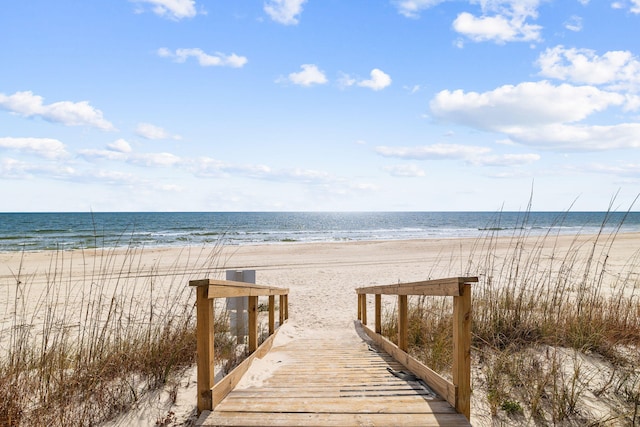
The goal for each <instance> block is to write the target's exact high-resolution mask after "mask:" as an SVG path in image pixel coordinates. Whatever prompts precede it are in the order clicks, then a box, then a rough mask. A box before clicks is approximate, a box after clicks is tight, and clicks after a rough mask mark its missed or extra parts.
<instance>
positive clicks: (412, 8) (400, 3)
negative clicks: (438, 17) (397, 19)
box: [394, 0, 446, 18]
mask: <svg viewBox="0 0 640 427" xmlns="http://www.w3.org/2000/svg"><path fill="white" fill-rule="evenodd" d="M444 1H446V0H396V1H394V3H395V4H396V7H397V8H398V12H399V13H400V14H401V15H404V16H406V17H407V18H417V17H418V16H420V15H419V14H420V11H422V10H425V9H429V8H431V7H433V6H436V5H438V4H440V3H443V2H444Z"/></svg>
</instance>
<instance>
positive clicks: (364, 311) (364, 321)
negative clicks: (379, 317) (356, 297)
mask: <svg viewBox="0 0 640 427" xmlns="http://www.w3.org/2000/svg"><path fill="white" fill-rule="evenodd" d="M362 324H363V325H366V324H367V294H362Z"/></svg>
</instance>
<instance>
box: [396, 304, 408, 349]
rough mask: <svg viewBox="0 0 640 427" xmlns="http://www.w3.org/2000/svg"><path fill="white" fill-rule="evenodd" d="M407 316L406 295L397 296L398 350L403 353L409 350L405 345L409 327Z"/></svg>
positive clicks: (406, 344)
mask: <svg viewBox="0 0 640 427" xmlns="http://www.w3.org/2000/svg"><path fill="white" fill-rule="evenodd" d="M407 314H408V302H407V295H398V348H399V349H400V350H402V351H405V352H406V351H407V349H408V348H409V346H408V343H407V337H408V326H409V322H408V318H407Z"/></svg>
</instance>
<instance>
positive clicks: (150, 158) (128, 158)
mask: <svg viewBox="0 0 640 427" xmlns="http://www.w3.org/2000/svg"><path fill="white" fill-rule="evenodd" d="M107 147H108V149H107V150H95V149H84V150H79V151H78V154H79V155H80V156H82V157H84V158H85V159H87V160H89V161H91V160H94V159H98V160H99V159H103V160H111V161H120V162H126V163H129V164H133V165H137V166H148V167H170V166H179V165H181V164H184V163H185V161H184V160H183V159H182V158H180V157H178V156H176V155H175V154H171V153H133V152H132V150H131V146H130V145H129V144H128V143H127V142H126V141H125V140H122V139H121V140H118V141H116V142H115V143H113V144H109V145H108V146H107Z"/></svg>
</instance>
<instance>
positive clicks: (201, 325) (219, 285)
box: [189, 279, 289, 414]
mask: <svg viewBox="0 0 640 427" xmlns="http://www.w3.org/2000/svg"><path fill="white" fill-rule="evenodd" d="M189 286H195V287H196V310H197V315H196V322H197V326H196V336H197V353H198V356H197V357H198V361H197V362H198V414H200V412H202V411H205V410H208V411H212V410H213V408H214V407H215V405H217V404H218V403H220V401H221V400H222V399H224V397H225V396H226V395H227V394H229V392H230V391H231V390H232V389H233V388H234V387H235V386H236V384H237V383H238V382H239V381H240V378H242V375H243V374H244V373H245V372H246V370H247V369H248V368H249V365H250V364H251V361H252V360H253V359H254V358H255V357H262V356H264V355H265V354H266V353H267V352H268V351H269V349H270V348H271V345H272V344H273V339H274V338H275V332H276V328H275V323H276V322H275V296H276V295H279V296H280V309H279V325H282V324H283V323H284V322H285V321H286V320H287V319H288V318H289V289H285V288H275V287H270V286H259V285H254V284H250V283H244V282H233V281H229V280H211V279H204V280H192V281H190V282H189ZM259 296H268V297H269V338H267V339H266V340H265V341H264V342H263V343H262V344H261V345H260V346H258V297H259ZM228 297H249V305H248V312H249V325H248V329H249V331H248V332H249V342H248V347H249V353H251V354H250V356H249V357H248V358H247V359H245V360H244V361H243V362H242V363H241V364H240V365H238V366H237V367H236V368H235V369H234V370H233V371H231V372H230V373H229V374H227V375H226V376H225V377H224V378H223V379H222V380H221V381H220V382H219V383H218V384H215V385H214V376H215V373H214V366H215V362H214V351H215V347H214V339H213V337H214V330H213V309H214V299H215V298H228Z"/></svg>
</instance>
